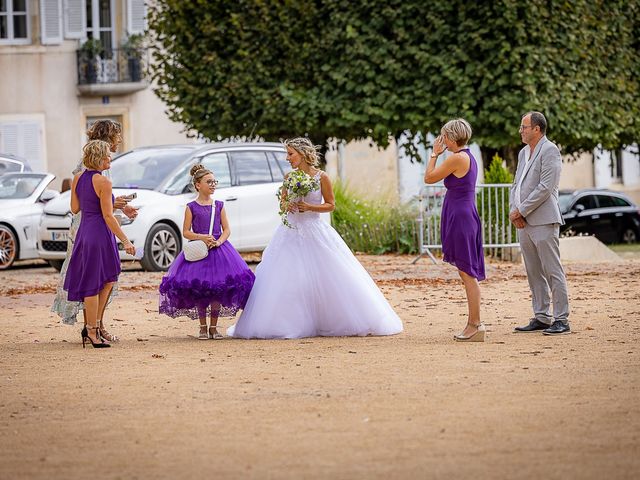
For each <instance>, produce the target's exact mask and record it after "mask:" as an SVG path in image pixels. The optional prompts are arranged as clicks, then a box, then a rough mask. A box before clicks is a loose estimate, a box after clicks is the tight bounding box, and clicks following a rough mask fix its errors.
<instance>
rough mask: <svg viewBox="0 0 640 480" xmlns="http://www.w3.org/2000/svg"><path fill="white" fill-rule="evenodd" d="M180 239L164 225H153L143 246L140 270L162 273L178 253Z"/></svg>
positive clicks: (172, 230)
mask: <svg viewBox="0 0 640 480" xmlns="http://www.w3.org/2000/svg"><path fill="white" fill-rule="evenodd" d="M180 241H181V239H180V237H179V235H178V233H177V232H176V231H175V230H174V229H173V228H171V227H170V226H169V225H167V224H166V223H157V224H155V225H154V226H153V227H152V228H151V230H150V231H149V234H148V235H147V241H146V242H145V244H144V256H143V257H142V259H141V260H140V263H141V264H142V268H144V269H145V270H146V271H148V272H164V271H167V270H168V269H169V266H170V265H171V263H172V262H173V261H174V260H175V258H176V257H177V256H178V254H179V253H180Z"/></svg>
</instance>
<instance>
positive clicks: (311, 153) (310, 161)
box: [282, 137, 320, 167]
mask: <svg viewBox="0 0 640 480" xmlns="http://www.w3.org/2000/svg"><path fill="white" fill-rule="evenodd" d="M282 143H284V146H285V147H289V148H293V149H294V150H295V151H296V152H298V153H299V154H300V155H301V156H302V159H303V160H304V161H305V163H306V164H307V165H311V166H312V167H317V166H318V165H319V164H320V153H318V150H320V146H319V145H314V144H313V143H311V140H309V139H308V138H306V137H296V138H290V139H287V140H285V141H284V142H282Z"/></svg>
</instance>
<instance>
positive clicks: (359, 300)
mask: <svg viewBox="0 0 640 480" xmlns="http://www.w3.org/2000/svg"><path fill="white" fill-rule="evenodd" d="M319 175H320V173H318V176H319ZM304 200H305V201H306V202H307V203H311V204H316V205H319V204H321V203H322V194H321V192H320V190H319V189H318V190H316V191H314V192H311V193H310V194H309V195H307V196H306V197H305V199H304ZM288 218H289V223H291V225H292V226H293V227H294V228H289V227H287V226H285V225H282V224H281V225H280V226H279V227H278V229H277V230H276V232H275V234H274V236H273V238H272V239H271V242H270V243H269V246H268V247H267V248H266V250H265V251H264V253H263V255H262V262H261V263H260V265H258V267H257V268H256V281H255V283H254V285H253V289H252V290H251V294H250V296H249V300H248V301H247V305H246V306H245V308H244V311H243V312H242V315H241V316H240V318H239V319H238V322H237V323H236V324H235V325H234V326H232V327H230V328H229V329H228V330H227V334H228V335H229V336H231V337H238V338H302V337H316V336H327V337H328V336H346V335H360V336H364V335H393V334H395V333H399V332H401V331H402V329H403V327H402V321H401V320H400V318H399V317H398V315H396V313H395V312H394V311H393V309H392V308H391V305H389V302H387V300H386V299H385V298H384V296H383V295H382V292H381V291H380V289H379V288H378V287H377V286H376V284H375V283H374V282H373V280H372V279H371V277H370V276H369V274H368V273H367V271H366V270H365V269H364V267H363V266H362V265H360V263H359V262H358V260H356V258H355V257H354V256H353V254H352V253H351V250H349V247H347V245H346V244H345V243H344V241H343V240H342V238H341V237H340V235H338V233H337V232H336V231H335V230H334V229H333V227H331V225H328V224H327V223H325V222H324V221H323V220H322V219H321V218H320V214H319V213H315V212H304V213H289V216H288Z"/></svg>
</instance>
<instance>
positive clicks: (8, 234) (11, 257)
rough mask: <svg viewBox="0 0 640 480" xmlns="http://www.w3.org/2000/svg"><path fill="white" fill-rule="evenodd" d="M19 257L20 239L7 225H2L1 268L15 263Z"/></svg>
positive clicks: (0, 240) (0, 229) (0, 235)
mask: <svg viewBox="0 0 640 480" xmlns="http://www.w3.org/2000/svg"><path fill="white" fill-rule="evenodd" d="M17 257H18V239H17V238H16V235H15V234H14V233H13V230H11V229H10V228H9V227H8V226H7V225H0V270H5V269H7V268H9V267H10V266H11V265H13V262H14V261H15V260H16V258H17Z"/></svg>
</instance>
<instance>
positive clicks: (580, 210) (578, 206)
mask: <svg viewBox="0 0 640 480" xmlns="http://www.w3.org/2000/svg"><path fill="white" fill-rule="evenodd" d="M571 210H574V211H575V212H577V213H580V212H582V211H584V205H582V204H581V203H579V204H578V205H574V206H573V208H572V209H571Z"/></svg>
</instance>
